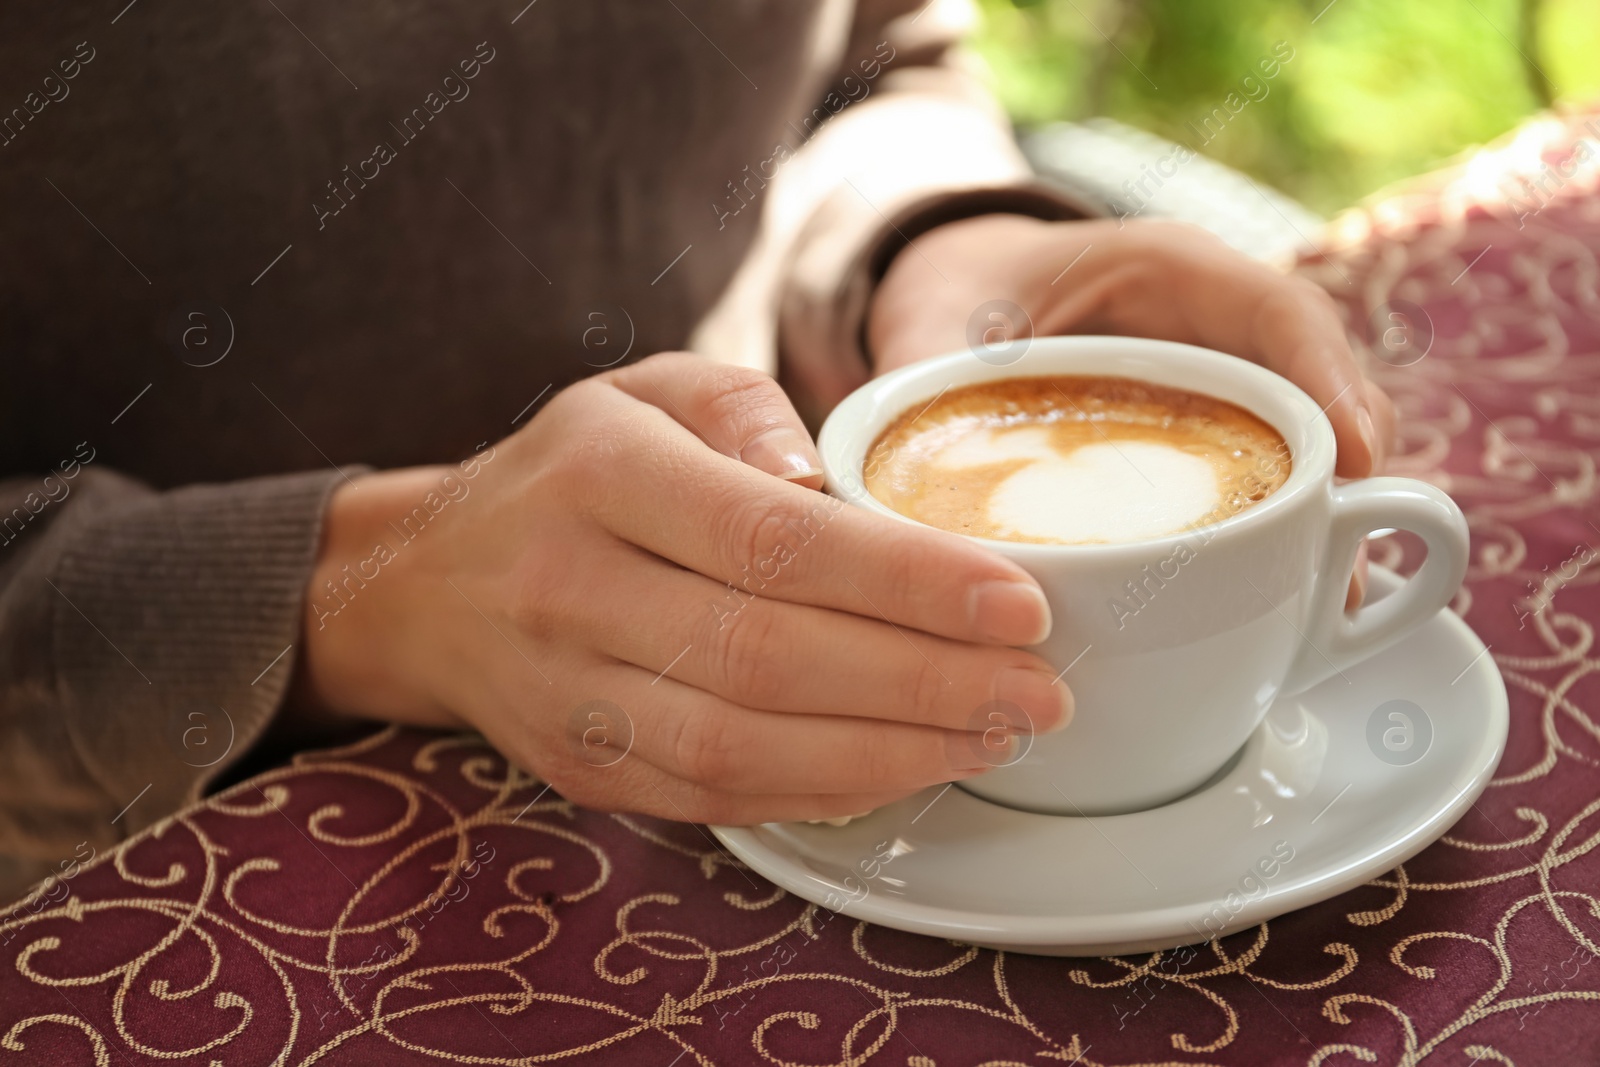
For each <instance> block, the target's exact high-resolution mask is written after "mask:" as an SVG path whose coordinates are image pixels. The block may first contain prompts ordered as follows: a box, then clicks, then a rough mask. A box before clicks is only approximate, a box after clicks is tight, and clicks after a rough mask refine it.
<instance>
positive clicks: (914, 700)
mask: <svg viewBox="0 0 1600 1067" xmlns="http://www.w3.org/2000/svg"><path fill="white" fill-rule="evenodd" d="M947 688H949V686H948V684H947V683H946V682H945V680H944V677H943V676H942V675H941V674H940V673H939V672H938V671H937V670H936V669H935V668H934V666H933V664H932V663H929V662H928V661H927V660H925V659H923V658H922V657H921V656H918V657H917V660H916V662H915V663H913V664H912V665H911V676H910V677H909V678H908V679H907V682H906V699H907V701H908V702H909V703H910V706H911V710H912V712H913V713H914V714H915V715H916V721H917V722H919V723H932V722H934V721H936V719H937V717H938V712H939V707H940V705H941V704H943V702H944V696H945V690H946V689H947Z"/></svg>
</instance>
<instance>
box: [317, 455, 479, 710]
mask: <svg viewBox="0 0 1600 1067" xmlns="http://www.w3.org/2000/svg"><path fill="white" fill-rule="evenodd" d="M449 471H450V468H448V467H413V468H406V469H402V470H394V471H381V472H377V473H373V474H366V475H361V476H358V477H357V478H356V479H355V480H354V481H352V482H347V483H346V484H344V485H341V486H340V487H339V488H338V489H336V490H335V491H334V492H333V494H332V496H331V497H330V498H329V500H328V505H327V509H326V512H325V514H324V517H323V527H322V540H321V543H320V545H319V548H318V552H317V560H316V563H315V565H314V566H313V568H312V572H311V577H310V579H309V580H308V581H307V583H306V591H305V602H304V607H303V609H302V617H301V632H302V634H303V635H304V639H303V641H302V643H301V648H302V657H301V667H300V676H299V681H298V692H297V695H298V696H299V697H300V699H301V701H302V702H303V703H305V704H307V705H309V706H311V707H313V708H316V709H319V710H322V711H326V712H334V713H340V714H345V715H352V716H358V717H362V718H377V719H382V720H385V721H392V722H405V723H411V724H414V725H421V726H460V725H462V721H461V720H460V718H459V717H458V716H456V715H455V714H453V713H452V712H451V711H450V710H449V708H448V707H447V706H446V705H445V704H444V703H443V702H442V701H440V700H439V699H438V697H437V696H436V694H435V692H434V687H433V685H432V684H431V682H430V680H429V679H430V674H429V671H428V663H429V662H430V658H431V657H429V656H428V654H427V648H426V645H427V642H426V640H425V639H423V635H421V634H420V633H419V630H420V628H421V627H422V626H423V625H424V624H425V623H426V621H427V619H428V618H429V617H430V613H429V611H428V609H427V606H426V604H425V602H424V599H423V596H422V590H423V589H425V588H426V584H425V583H424V582H420V581H418V576H419V574H421V573H424V572H425V571H426V560H425V558H424V556H425V553H424V552H423V551H422V549H423V548H424V546H423V545H421V544H415V545H414V544H412V543H411V541H410V540H409V539H408V535H407V533H406V531H407V530H408V529H409V525H408V520H411V521H412V523H414V521H415V520H412V518H411V517H412V512H413V509H414V507H415V506H416V504H417V502H418V501H420V500H423V499H424V498H425V497H427V495H428V494H429V492H430V491H437V489H438V486H439V483H440V480H441V478H442V477H444V476H445V475H446V474H448V473H449ZM435 537H437V535H435Z"/></svg>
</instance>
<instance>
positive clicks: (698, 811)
mask: <svg viewBox="0 0 1600 1067" xmlns="http://www.w3.org/2000/svg"><path fill="white" fill-rule="evenodd" d="M679 805H680V806H681V807H682V808H683V814H684V815H687V816H688V817H689V819H690V821H691V822H697V823H712V824H722V825H730V824H737V823H741V822H747V821H749V820H748V819H746V818H745V817H744V813H743V811H742V807H743V806H742V805H741V803H740V802H739V800H738V798H737V797H733V796H729V795H727V794H726V793H718V792H716V791H715V790H711V789H703V788H699V787H696V788H694V789H693V791H692V792H691V793H690V794H689V796H687V797H685V798H684V799H682V800H680V801H679ZM673 814H674V815H676V814H677V813H676V812H674V813H673Z"/></svg>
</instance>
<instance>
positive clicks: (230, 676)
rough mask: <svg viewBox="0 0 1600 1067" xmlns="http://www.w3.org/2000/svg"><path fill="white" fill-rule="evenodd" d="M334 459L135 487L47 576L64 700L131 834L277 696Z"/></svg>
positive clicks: (240, 742) (296, 633) (257, 720)
mask: <svg viewBox="0 0 1600 1067" xmlns="http://www.w3.org/2000/svg"><path fill="white" fill-rule="evenodd" d="M344 477H345V475H343V474H341V473H340V472H337V471H324V472H319V473H309V474H294V475H286V476H280V477H271V478H259V479H253V480H249V481H242V482H234V483H230V484H226V485H201V486H193V487H189V488H183V489H177V490H173V491H171V492H167V493H160V494H153V495H150V496H147V497H140V498H138V499H134V500H129V501H127V502H126V503H124V504H123V505H122V506H120V507H116V508H112V509H109V510H107V511H106V512H104V513H102V514H98V515H95V516H92V517H90V518H89V519H88V521H87V522H86V523H85V524H84V525H83V526H82V527H81V528H79V529H77V530H75V531H74V532H73V536H71V537H70V539H69V540H68V543H67V545H66V547H65V548H64V549H63V551H62V553H61V556H60V557H59V560H58V562H57V565H56V567H55V568H53V569H54V571H55V573H54V574H53V575H51V576H50V577H51V580H52V581H53V582H54V584H55V585H56V586H57V591H58V594H59V595H58V596H57V598H56V601H57V602H56V605H55V608H56V610H55V612H54V625H53V635H54V640H53V659H54V663H55V667H56V683H57V687H58V695H59V707H60V709H61V713H62V714H63V715H64V716H65V717H66V722H65V724H64V725H65V727H66V732H67V734H68V736H69V737H70V738H71V740H72V743H73V745H74V746H75V748H76V750H77V752H76V755H77V757H78V760H79V761H80V762H81V763H82V765H83V767H84V769H85V771H86V772H87V774H88V775H89V776H90V777H91V778H93V779H94V780H96V781H97V782H98V783H99V784H100V785H101V786H102V787H103V788H104V789H105V791H106V793H107V794H108V796H109V798H110V804H111V805H112V806H113V809H115V808H120V807H122V805H124V804H127V805H131V806H130V807H128V808H127V810H126V812H125V813H124V814H123V815H122V816H121V817H120V818H119V819H118V820H117V829H118V830H120V831H121V832H122V833H124V834H126V833H131V832H134V831H136V830H139V829H142V828H143V827H145V826H148V825H150V824H151V823H153V822H155V821H156V820H157V819H159V818H160V817H161V816H163V815H165V814H167V813H170V812H172V811H174V810H176V809H177V808H179V807H181V806H183V805H184V804H186V803H189V802H191V801H193V800H195V799H197V798H198V796H199V795H200V793H201V792H202V790H203V789H204V788H205V785H206V783H207V782H208V781H210V780H211V779H212V778H214V777H216V776H217V775H218V774H219V773H220V772H221V771H222V770H224V769H225V768H226V767H227V766H228V765H229V764H230V763H232V762H233V761H235V760H237V759H238V758H239V757H240V756H241V755H243V754H244V753H245V751H246V750H248V749H249V747H250V746H251V744H252V743H254V741H255V740H256V739H257V738H258V737H259V736H260V735H261V733H262V731H263V730H264V729H265V728H266V726H267V724H268V722H269V721H270V720H271V719H272V717H273V715H274V714H276V712H277V710H278V708H279V707H280V706H281V705H282V703H283V699H284V695H285V693H286V691H287V688H288V684H289V679H290V676H291V673H292V671H293V669H294V665H295V659H296V646H297V644H298V642H299V640H300V622H301V604H302V598H303V596H304V590H305V585H306V582H307V580H308V577H309V575H310V573H311V569H312V565H313V563H314V561H315V558H316V552H317V547H318V542H319V540H320V537H321V530H322V515H323V509H324V507H325V505H326V502H327V498H328V495H329V493H330V491H331V490H332V489H333V487H334V486H335V485H338V484H340V483H341V481H342V479H343V478H344Z"/></svg>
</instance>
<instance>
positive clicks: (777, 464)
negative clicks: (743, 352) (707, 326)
mask: <svg viewBox="0 0 1600 1067" xmlns="http://www.w3.org/2000/svg"><path fill="white" fill-rule="evenodd" d="M604 377H605V378H606V379H607V380H608V381H609V382H610V383H611V384H612V385H614V386H615V387H616V388H618V389H621V390H622V391H623V392H625V393H627V394H628V395H630V396H632V397H633V398H634V399H636V400H638V401H640V402H641V403H645V404H649V405H651V406H652V407H656V408H660V409H661V410H662V411H664V412H666V413H667V414H668V415H670V416H671V417H672V418H673V419H674V420H676V421H677V422H678V424H679V425H681V426H683V427H684V428H685V429H687V430H689V431H690V432H691V433H693V434H694V435H695V436H697V437H699V438H700V440H702V441H704V442H705V443H706V444H707V445H708V446H710V447H711V448H713V449H715V450H716V451H718V452H720V453H722V454H723V455H725V456H730V457H732V458H733V459H736V460H739V461H740V462H741V463H745V464H748V465H749V466H751V467H754V468H756V469H757V470H760V471H765V472H766V473H767V474H771V475H773V476H775V477H778V478H782V479H784V480H785V481H790V482H795V483H796V484H799V485H803V486H806V487H807V488H810V489H820V488H821V487H822V462H821V460H820V459H819V457H818V456H817V448H816V445H814V444H813V443H812V441H811V435H810V434H809V433H807V432H806V428H805V424H804V423H803V422H801V421H800V416H799V414H797V413H796V412H795V410H794V405H793V404H791V403H790V402H789V398H788V396H787V395H785V394H784V391H783V390H782V389H781V388H780V387H779V386H778V383H777V382H776V381H774V380H773V379H772V377H771V376H770V375H767V374H763V373H761V372H760V371H758V370H753V369H751V368H749V367H735V366H731V365H729V364H726V363H718V362H716V361H714V360H709V359H706V358H704V357H702V356H695V355H691V354H689V353H687V352H664V353H662V354H660V355H655V356H651V357H650V358H648V359H644V360H640V361H639V362H638V363H635V364H633V365H631V366H628V367H623V368H621V369H619V370H615V371H612V372H610V373H609V374H607V375H605V376H604Z"/></svg>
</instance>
